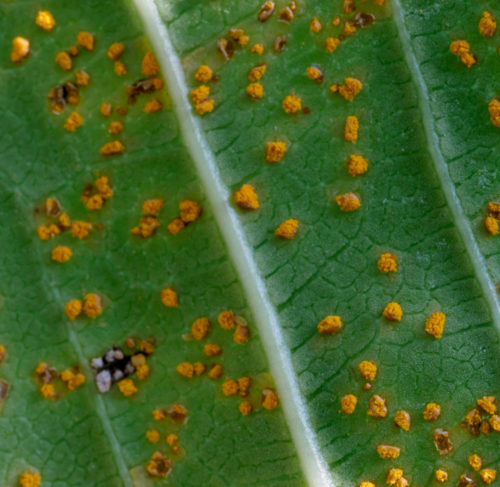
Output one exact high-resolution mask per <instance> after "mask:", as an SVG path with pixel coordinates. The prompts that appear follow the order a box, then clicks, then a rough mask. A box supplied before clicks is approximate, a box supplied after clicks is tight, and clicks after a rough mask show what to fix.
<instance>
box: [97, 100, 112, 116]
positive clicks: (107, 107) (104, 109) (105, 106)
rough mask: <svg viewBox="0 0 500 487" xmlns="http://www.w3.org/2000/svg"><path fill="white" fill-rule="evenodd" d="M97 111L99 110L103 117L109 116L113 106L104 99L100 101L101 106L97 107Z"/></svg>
mask: <svg viewBox="0 0 500 487" xmlns="http://www.w3.org/2000/svg"><path fill="white" fill-rule="evenodd" d="M99 111H100V112H101V115H102V116H103V117H110V116H111V114H112V113H113V106H112V105H111V103H109V102H107V101H105V102H103V103H101V106H100V107H99Z"/></svg>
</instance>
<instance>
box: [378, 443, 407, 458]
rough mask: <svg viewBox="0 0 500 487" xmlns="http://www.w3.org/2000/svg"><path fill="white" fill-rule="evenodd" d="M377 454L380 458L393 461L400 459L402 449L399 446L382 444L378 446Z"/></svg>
mask: <svg viewBox="0 0 500 487" xmlns="http://www.w3.org/2000/svg"><path fill="white" fill-rule="evenodd" d="M377 453H378V454H379V457H380V458H384V459H393V458H398V457H399V455H400V453H401V449H400V448H399V447H397V446H392V445H384V444H381V445H378V446H377Z"/></svg>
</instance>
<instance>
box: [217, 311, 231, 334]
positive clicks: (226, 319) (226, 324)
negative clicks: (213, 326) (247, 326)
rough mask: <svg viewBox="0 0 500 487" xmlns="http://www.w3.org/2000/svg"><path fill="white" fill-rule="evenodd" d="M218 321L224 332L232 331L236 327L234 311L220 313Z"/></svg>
mask: <svg viewBox="0 0 500 487" xmlns="http://www.w3.org/2000/svg"><path fill="white" fill-rule="evenodd" d="M217 321H218V322H219V325H220V326H221V328H222V329H223V330H232V329H233V328H234V326H235V320H234V313H233V312H232V311H222V312H221V313H219V316H218V317H217Z"/></svg>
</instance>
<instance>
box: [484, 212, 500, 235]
mask: <svg viewBox="0 0 500 487" xmlns="http://www.w3.org/2000/svg"><path fill="white" fill-rule="evenodd" d="M484 227H485V228H486V231H487V232H488V233H489V234H490V235H498V220H497V219H496V218H493V217H492V216H487V217H486V218H485V220H484Z"/></svg>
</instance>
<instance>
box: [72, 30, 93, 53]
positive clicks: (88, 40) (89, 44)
mask: <svg viewBox="0 0 500 487" xmlns="http://www.w3.org/2000/svg"><path fill="white" fill-rule="evenodd" d="M76 42H78V44H79V45H80V46H82V47H83V48H84V49H86V50H87V51H93V50H94V45H95V39H94V36H93V35H92V34H91V33H90V32H85V31H82V32H79V33H78V37H77V38H76Z"/></svg>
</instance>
